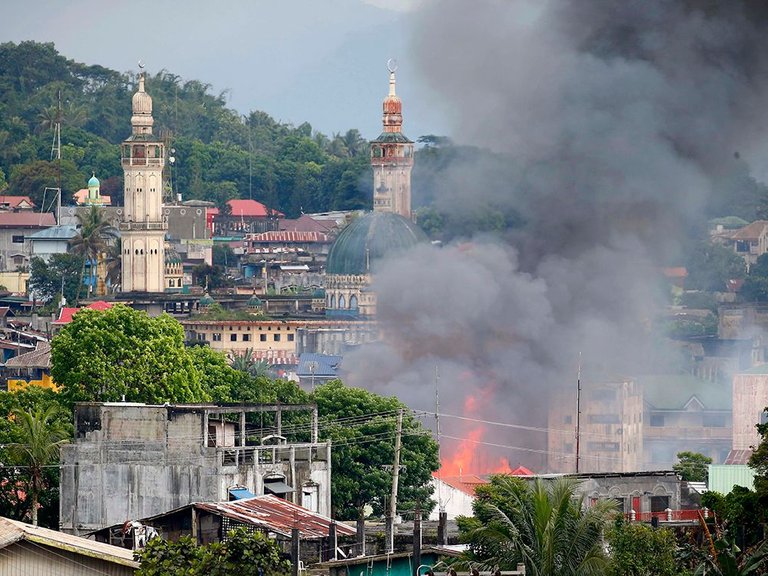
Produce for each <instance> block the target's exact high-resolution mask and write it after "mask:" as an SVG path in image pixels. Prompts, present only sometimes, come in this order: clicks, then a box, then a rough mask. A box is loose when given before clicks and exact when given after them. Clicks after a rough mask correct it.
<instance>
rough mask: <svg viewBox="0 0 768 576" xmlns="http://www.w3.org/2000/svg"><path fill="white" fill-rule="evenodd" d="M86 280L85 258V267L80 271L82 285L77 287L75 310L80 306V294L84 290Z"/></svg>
mask: <svg viewBox="0 0 768 576" xmlns="http://www.w3.org/2000/svg"><path fill="white" fill-rule="evenodd" d="M84 279H85V258H83V267H82V268H81V269H80V283H79V284H78V285H77V296H76V297H75V308H77V305H78V304H80V292H82V290H83V280H84Z"/></svg>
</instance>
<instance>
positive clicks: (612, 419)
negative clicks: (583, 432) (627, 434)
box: [589, 414, 619, 424]
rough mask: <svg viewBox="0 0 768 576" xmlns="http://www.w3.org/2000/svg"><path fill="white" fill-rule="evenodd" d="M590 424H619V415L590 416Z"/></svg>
mask: <svg viewBox="0 0 768 576" xmlns="http://www.w3.org/2000/svg"><path fill="white" fill-rule="evenodd" d="M589 423H590V424H618V423H619V415H618V414H590V415H589Z"/></svg>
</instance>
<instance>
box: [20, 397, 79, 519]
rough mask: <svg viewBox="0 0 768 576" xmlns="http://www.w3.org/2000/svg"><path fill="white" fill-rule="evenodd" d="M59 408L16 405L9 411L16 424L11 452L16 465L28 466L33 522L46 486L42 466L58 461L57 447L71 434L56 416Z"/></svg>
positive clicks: (28, 486)
mask: <svg viewBox="0 0 768 576" xmlns="http://www.w3.org/2000/svg"><path fill="white" fill-rule="evenodd" d="M58 410H60V408H59V407H58V406H55V405H49V406H48V407H46V408H42V407H40V408H37V409H36V410H34V411H32V410H23V409H21V408H16V409H14V410H13V412H12V413H11V415H12V417H13V419H14V421H15V423H16V426H17V430H16V434H15V436H16V442H15V443H14V444H13V445H12V446H11V455H12V457H13V461H14V463H15V464H16V465H19V466H24V467H26V468H27V469H28V470H29V476H30V479H29V482H28V483H27V491H28V493H29V496H30V506H31V516H32V525H33V526H37V512H38V503H39V501H40V493H41V492H42V491H43V489H44V488H45V481H44V480H45V474H44V472H45V468H46V467H47V466H49V465H50V464H54V463H56V462H58V457H59V448H60V447H61V445H62V444H65V443H66V442H68V441H69V437H70V434H69V431H68V430H67V429H66V427H65V426H63V425H62V424H61V422H59V421H58V419H57V416H58V415H57V412H58Z"/></svg>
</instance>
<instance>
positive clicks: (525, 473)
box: [510, 466, 533, 476]
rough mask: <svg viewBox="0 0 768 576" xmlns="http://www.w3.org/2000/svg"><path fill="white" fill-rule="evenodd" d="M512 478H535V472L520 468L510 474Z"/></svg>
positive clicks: (523, 467)
mask: <svg viewBox="0 0 768 576" xmlns="http://www.w3.org/2000/svg"><path fill="white" fill-rule="evenodd" d="M510 474H511V475H512V476H533V472H531V471H530V470H528V468H526V467H525V466H518V467H517V468H515V469H514V470H512V472H510Z"/></svg>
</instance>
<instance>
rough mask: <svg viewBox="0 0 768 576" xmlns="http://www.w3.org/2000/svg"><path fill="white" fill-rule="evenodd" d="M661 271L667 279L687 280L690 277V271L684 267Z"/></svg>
mask: <svg viewBox="0 0 768 576" xmlns="http://www.w3.org/2000/svg"><path fill="white" fill-rule="evenodd" d="M661 271H662V273H663V274H664V276H666V277H667V278H685V277H687V276H688V270H687V269H686V268H685V267H684V266H676V267H673V268H662V269H661Z"/></svg>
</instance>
